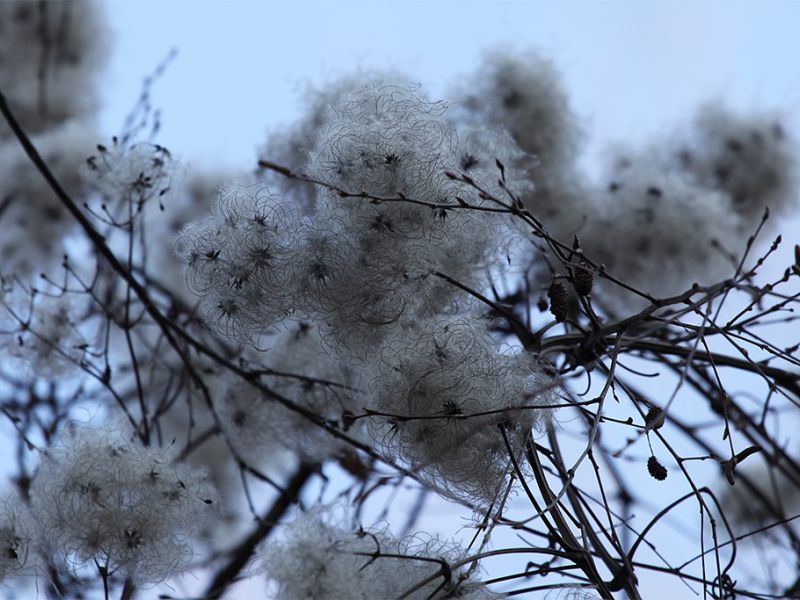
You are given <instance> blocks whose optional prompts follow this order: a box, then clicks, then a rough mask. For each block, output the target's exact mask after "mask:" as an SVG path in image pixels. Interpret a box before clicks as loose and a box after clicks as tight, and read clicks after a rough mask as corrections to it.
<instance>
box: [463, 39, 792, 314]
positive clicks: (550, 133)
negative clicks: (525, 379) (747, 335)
mask: <svg viewBox="0 0 800 600" xmlns="http://www.w3.org/2000/svg"><path fill="white" fill-rule="evenodd" d="M467 82H468V83H467V84H465V85H464V86H463V87H462V89H460V90H459V91H458V93H459V95H460V96H461V97H464V98H465V100H464V103H463V105H462V108H461V110H460V112H459V113H458V118H459V119H460V120H462V121H465V122H468V123H481V122H490V123H493V124H495V125H499V126H501V127H504V128H506V130H507V131H508V132H509V133H510V134H511V136H512V137H513V138H514V140H515V141H516V142H517V144H518V145H519V147H520V148H521V149H522V150H524V151H525V152H526V153H528V154H529V155H532V156H533V157H535V158H536V159H537V164H536V165H535V167H534V168H533V170H532V175H531V177H532V178H533V181H534V184H535V188H534V190H533V191H532V192H531V193H526V194H523V201H524V203H525V205H526V207H527V208H528V209H529V210H530V211H531V212H532V213H534V214H535V215H536V216H537V217H539V218H540V219H541V220H542V222H543V223H544V225H545V227H546V228H547V229H548V230H549V231H550V232H551V233H552V234H553V235H554V236H555V237H556V238H558V239H559V240H561V241H562V242H565V243H568V244H571V242H572V238H573V236H574V235H577V236H578V237H579V239H580V241H581V246H582V248H583V249H584V251H585V253H586V255H587V256H589V257H590V258H592V259H593V260H595V261H597V262H599V263H602V264H604V265H605V266H606V267H607V270H608V271H609V272H610V273H611V274H612V275H614V276H616V277H619V278H621V279H623V280H625V281H626V282H627V283H629V284H633V285H634V286H636V287H639V288H640V289H642V290H644V291H647V292H649V293H651V294H654V295H656V296H660V295H661V296H666V295H672V294H676V293H679V292H682V291H685V290H686V289H688V288H689V287H690V286H691V284H692V283H695V282H697V283H711V282H713V281H715V280H719V279H721V278H723V277H725V276H727V275H729V274H731V273H732V272H733V266H732V264H731V261H730V260H728V259H727V258H726V257H725V252H728V253H734V254H740V253H741V251H742V250H743V240H744V239H746V237H747V236H748V235H750V234H752V233H753V232H754V231H755V229H756V227H757V225H758V223H759V220H760V218H761V216H762V215H763V213H764V209H765V208H766V207H769V208H770V210H771V211H772V215H773V222H775V217H777V216H778V215H780V214H783V213H785V212H786V210H787V209H789V208H790V207H791V206H796V198H795V197H794V196H793V193H792V192H793V190H794V189H795V187H796V186H795V184H796V183H797V168H796V163H797V161H796V156H797V148H796V144H795V142H794V141H793V140H791V139H790V138H789V136H788V134H787V131H786V129H785V127H784V126H783V122H784V117H782V116H780V115H778V114H774V113H763V114H752V115H747V116H745V115H741V114H737V113H735V112H733V111H731V110H728V109H726V108H724V107H722V106H720V105H718V104H711V105H708V106H706V107H705V108H703V109H702V110H701V111H699V113H698V115H697V117H696V118H695V120H694V122H693V123H692V124H691V126H690V127H688V128H687V129H688V131H686V132H684V133H683V134H680V135H673V136H671V137H670V138H668V139H666V140H664V141H662V142H660V143H659V144H658V145H657V146H656V145H651V146H650V147H648V148H646V149H645V150H625V151H620V152H618V156H615V157H614V160H611V161H609V168H608V169H607V172H606V173H605V174H604V175H603V176H602V179H601V180H600V181H599V182H592V181H590V180H589V178H588V177H585V176H583V175H582V174H581V172H580V170H579V169H578V167H577V162H576V159H577V157H578V151H579V149H580V138H581V135H580V130H579V127H578V126H577V125H576V121H575V118H574V116H573V114H572V112H571V110H570V108H569V105H568V102H567V99H566V94H565V93H564V91H563V90H562V88H561V83H560V80H559V77H558V74H557V72H556V70H555V69H554V68H553V66H552V65H551V64H550V63H549V62H548V61H546V60H544V59H542V58H540V57H539V56H537V55H535V54H527V55H526V54H519V53H517V54H514V55H510V54H507V53H503V52H495V53H491V54H489V55H488V56H487V57H486V59H485V60H484V62H483V63H482V65H481V66H480V67H479V69H478V71H477V72H476V74H475V75H474V76H473V77H472V78H468V79H467ZM719 247H721V248H723V249H724V251H720V249H719ZM540 272H541V275H542V278H543V280H542V284H543V285H545V286H546V285H547V282H549V279H550V274H549V271H548V270H547V269H544V268H542V269H540ZM597 290H598V293H599V294H600V295H604V296H608V299H610V300H611V301H612V303H611V304H610V305H611V306H615V307H616V308H617V309H623V310H624V309H631V308H633V307H635V306H636V305H638V303H639V300H638V299H636V298H633V297H632V296H631V295H629V294H627V293H626V292H624V291H623V290H621V289H614V288H613V286H609V285H606V283H605V282H604V281H600V282H599V286H598V288H597Z"/></svg>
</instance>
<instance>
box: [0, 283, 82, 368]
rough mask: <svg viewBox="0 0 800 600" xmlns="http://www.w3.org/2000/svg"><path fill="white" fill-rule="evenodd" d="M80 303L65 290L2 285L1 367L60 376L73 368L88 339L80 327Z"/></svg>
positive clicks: (0, 316)
mask: <svg viewBox="0 0 800 600" xmlns="http://www.w3.org/2000/svg"><path fill="white" fill-rule="evenodd" d="M81 308H82V307H81V303H80V302H77V301H76V300H75V299H74V298H73V297H71V296H69V295H67V294H61V295H51V294H46V293H44V292H39V291H28V290H24V289H22V287H21V286H19V285H17V286H13V287H9V288H7V289H5V290H4V291H3V292H2V297H0V341H2V342H3V349H4V351H6V352H7V353H8V356H9V357H13V358H14V359H16V360H15V361H14V364H13V366H12V365H11V364H10V363H11V362H12V361H10V360H9V361H7V363H6V364H5V365H3V366H4V367H9V366H11V367H12V368H13V369H15V370H16V371H17V374H19V373H24V374H26V375H29V376H31V377H63V376H66V375H67V374H69V373H70V372H71V371H73V370H75V369H76V367H77V366H78V365H80V363H81V360H82V359H83V357H84V354H85V351H86V348H87V347H88V342H87V341H86V339H85V338H84V336H83V333H82V332H81V327H80V319H81V315H80V311H81Z"/></svg>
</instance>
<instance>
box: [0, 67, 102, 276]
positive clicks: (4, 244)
mask: <svg viewBox="0 0 800 600" xmlns="http://www.w3.org/2000/svg"><path fill="white" fill-rule="evenodd" d="M1 71H2V69H0V72H1ZM92 139H93V138H92V135H91V134H90V133H88V132H87V130H86V128H85V125H84V124H82V123H80V122H78V121H67V122H65V123H63V124H61V125H58V126H56V127H54V128H52V129H50V130H48V131H47V132H45V133H42V134H40V135H36V136H33V137H32V142H33V144H34V145H35V146H36V147H37V149H38V150H39V153H40V154H41V156H42V158H43V159H44V161H45V163H46V164H47V166H48V168H49V169H50V171H51V172H52V173H53V174H54V175H55V177H56V179H57V180H58V181H59V183H60V184H61V186H62V187H63V188H64V189H65V190H66V191H67V193H69V194H80V193H81V192H82V190H83V184H82V181H81V176H80V170H81V164H82V163H83V161H84V160H86V157H88V156H89V154H91V151H92ZM0 207H1V208H0V227H2V230H3V235H2V236H0V271H2V272H3V273H6V274H9V273H18V274H32V275H38V273H39V272H42V271H44V272H47V271H49V270H50V269H51V268H52V267H53V266H56V265H58V264H60V261H61V259H62V257H63V255H64V248H65V245H64V242H65V239H66V238H67V237H68V236H69V234H70V233H71V232H72V231H74V229H75V226H74V220H73V218H72V216H71V215H69V214H68V213H67V211H66V209H64V207H63V206H62V205H61V202H60V200H59V199H58V197H57V196H56V194H55V192H54V191H53V190H52V189H51V188H50V185H49V184H48V183H47V182H46V181H45V179H44V177H43V176H42V175H41V173H39V171H38V169H36V167H35V166H33V164H32V163H31V161H30V159H29V158H28V157H27V155H26V154H25V152H24V151H23V150H22V148H21V146H20V145H19V142H17V140H16V139H8V140H5V141H2V142H0Z"/></svg>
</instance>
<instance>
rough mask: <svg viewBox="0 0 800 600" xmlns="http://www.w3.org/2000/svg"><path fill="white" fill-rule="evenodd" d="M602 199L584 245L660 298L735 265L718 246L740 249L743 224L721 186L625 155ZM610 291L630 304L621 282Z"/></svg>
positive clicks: (629, 280) (718, 276) (614, 270)
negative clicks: (708, 185)
mask: <svg viewBox="0 0 800 600" xmlns="http://www.w3.org/2000/svg"><path fill="white" fill-rule="evenodd" d="M597 200H598V202H599V203H601V205H602V206H603V209H604V210H602V211H601V212H600V214H599V215H597V216H596V218H595V219H593V220H592V221H591V222H590V223H589V226H587V228H586V232H585V234H583V235H582V236H581V237H580V239H581V244H582V247H583V249H584V251H585V252H586V254H587V255H588V256H590V257H592V258H593V259H594V260H597V261H598V262H601V263H602V264H604V265H605V266H606V268H607V269H608V271H609V272H610V273H612V274H617V275H618V276H622V277H623V278H624V279H625V281H626V282H627V283H629V284H633V285H634V286H637V287H639V288H640V289H643V290H646V291H647V292H648V293H650V294H653V295H654V296H657V297H659V296H669V295H672V294H676V293H679V292H681V291H683V289H685V288H687V287H689V286H690V285H691V284H692V283H693V282H698V283H711V282H713V281H715V280H718V279H721V278H724V277H725V275H726V273H727V272H728V271H732V266H731V263H730V261H729V259H728V258H727V257H726V256H725V254H723V252H721V251H720V250H717V249H715V247H714V245H713V244H714V243H715V242H716V243H719V244H720V245H721V247H722V248H727V249H728V250H730V251H735V250H741V248H739V242H738V241H737V240H739V239H740V238H741V234H740V233H739V227H740V224H741V222H740V220H739V219H738V218H737V216H736V214H735V213H734V212H733V210H732V207H731V202H730V199H729V197H728V196H726V195H725V194H723V193H721V192H720V191H718V190H714V189H703V188H701V187H698V186H697V185H694V184H693V183H692V182H691V181H688V180H687V179H686V178H685V177H682V176H681V175H680V174H679V173H676V172H673V171H669V170H666V169H664V168H663V167H659V166H657V165H654V164H652V163H651V162H648V161H643V162H641V163H637V162H632V161H621V163H620V164H618V165H617V166H616V167H615V169H614V176H613V179H612V181H611V182H610V183H609V185H608V186H607V187H606V189H605V190H604V192H603V193H598V195H597ZM687 215H690V216H691V218H687ZM601 232H604V233H601ZM608 232H614V235H613V236H611V235H608ZM604 292H605V295H606V296H608V297H611V298H615V299H616V300H617V301H618V302H620V303H622V306H625V305H626V304H627V303H629V302H631V299H630V298H627V297H626V295H625V294H626V292H623V290H621V289H619V288H614V287H608V288H605V289H604Z"/></svg>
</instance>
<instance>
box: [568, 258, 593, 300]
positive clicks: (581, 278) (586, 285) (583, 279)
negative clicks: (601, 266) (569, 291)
mask: <svg viewBox="0 0 800 600" xmlns="http://www.w3.org/2000/svg"><path fill="white" fill-rule="evenodd" d="M573 284H574V285H575V291H576V292H578V295H580V296H588V295H589V294H591V293H592V285H593V284H594V273H592V271H591V270H589V269H588V268H587V267H586V266H584V265H579V266H577V267H575V269H574V281H573Z"/></svg>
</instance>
